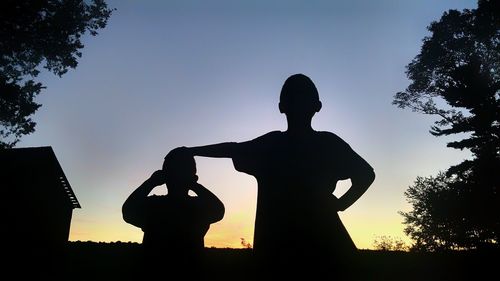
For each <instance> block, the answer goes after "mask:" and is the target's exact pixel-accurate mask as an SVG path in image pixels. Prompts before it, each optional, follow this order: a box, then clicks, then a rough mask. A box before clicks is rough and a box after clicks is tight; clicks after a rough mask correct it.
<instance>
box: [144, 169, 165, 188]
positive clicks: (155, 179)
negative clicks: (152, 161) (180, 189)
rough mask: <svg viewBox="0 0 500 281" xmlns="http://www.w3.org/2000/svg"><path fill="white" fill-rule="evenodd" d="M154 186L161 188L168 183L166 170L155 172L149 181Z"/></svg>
mask: <svg viewBox="0 0 500 281" xmlns="http://www.w3.org/2000/svg"><path fill="white" fill-rule="evenodd" d="M148 181H150V182H151V184H152V185H154V186H160V185H163V184H165V181H166V173H165V171H164V170H158V171H155V172H154V173H153V174H152V175H151V176H150V177H149V179H148Z"/></svg>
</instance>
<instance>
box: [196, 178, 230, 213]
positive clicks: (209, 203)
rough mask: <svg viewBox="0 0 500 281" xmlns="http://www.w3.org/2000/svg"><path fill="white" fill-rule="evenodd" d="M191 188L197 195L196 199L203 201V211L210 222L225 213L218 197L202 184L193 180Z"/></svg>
mask: <svg viewBox="0 0 500 281" xmlns="http://www.w3.org/2000/svg"><path fill="white" fill-rule="evenodd" d="M191 190H192V191H194V192H195V193H196V195H198V199H199V200H201V201H202V202H203V208H204V210H203V213H204V214H206V215H207V218H208V220H209V221H210V223H214V222H218V221H220V220H222V218H223V217H224V213H225V208H224V204H223V203H222V201H220V199H219V198H218V197H217V196H216V195H215V194H213V193H212V192H211V191H210V190H208V189H207V188H205V187H204V186H203V185H201V184H199V183H197V182H195V183H194V184H193V186H192V187H191Z"/></svg>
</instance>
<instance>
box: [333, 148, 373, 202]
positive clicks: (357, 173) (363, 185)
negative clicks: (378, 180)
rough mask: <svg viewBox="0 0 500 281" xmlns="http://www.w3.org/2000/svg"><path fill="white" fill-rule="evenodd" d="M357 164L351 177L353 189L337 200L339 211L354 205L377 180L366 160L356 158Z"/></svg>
mask: <svg viewBox="0 0 500 281" xmlns="http://www.w3.org/2000/svg"><path fill="white" fill-rule="evenodd" d="M358 157H359V156H358ZM356 162H357V163H356V165H355V169H354V171H353V173H352V175H351V176H350V179H351V187H350V188H349V189H348V190H347V192H346V193H344V194H343V195H342V196H341V197H340V198H339V199H338V200H337V206H338V210H339V211H344V210H345V209H347V208H349V207H350V206H351V205H352V204H354V202H356V201H357V200H358V199H359V198H360V197H361V196H362V195H363V194H364V193H365V192H366V190H367V189H368V187H370V185H371V184H372V183H373V181H374V180H375V172H374V171H373V168H372V167H371V166H370V165H369V164H368V163H367V162H366V161H365V160H364V159H362V158H361V157H359V158H356Z"/></svg>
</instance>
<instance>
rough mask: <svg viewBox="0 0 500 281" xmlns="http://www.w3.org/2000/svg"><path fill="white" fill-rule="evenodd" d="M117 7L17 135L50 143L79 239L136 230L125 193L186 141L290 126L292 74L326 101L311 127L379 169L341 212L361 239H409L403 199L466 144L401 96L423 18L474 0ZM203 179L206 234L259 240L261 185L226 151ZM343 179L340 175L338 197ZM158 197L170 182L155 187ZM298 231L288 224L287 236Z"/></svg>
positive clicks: (123, 236)
mask: <svg viewBox="0 0 500 281" xmlns="http://www.w3.org/2000/svg"><path fill="white" fill-rule="evenodd" d="M108 4H109V6H110V7H111V8H116V9H117V10H116V11H115V12H114V13H113V15H112V16H111V18H110V20H109V24H108V26H107V27H106V28H105V29H104V30H101V32H100V34H99V35H98V36H97V37H91V36H85V37H84V38H83V40H84V43H85V48H84V49H83V57H82V58H81V59H80V60H79V65H78V67H77V69H75V70H72V71H70V72H68V73H67V74H66V75H64V76H63V77H62V78H58V77H57V76H55V75H52V74H48V73H42V74H41V75H40V77H39V79H40V81H42V82H43V83H44V84H45V86H47V89H46V90H44V91H43V93H42V94H41V95H40V96H39V98H38V99H37V100H38V102H40V103H42V104H43V107H42V108H41V109H40V110H39V111H38V112H37V113H36V115H35V117H34V119H35V120H36V121H37V123H38V125H37V128H36V129H37V130H36V132H35V133H34V134H32V135H29V136H26V137H24V138H23V139H22V141H21V142H20V143H19V144H18V147H29V146H47V145H49V146H52V147H53V149H54V151H55V153H56V155H57V157H58V159H59V162H60V163H61V165H62V167H63V169H64V171H65V173H66V176H67V177H68V180H69V182H70V184H71V185H72V187H73V190H74V191H75V194H76V196H77V197H78V200H79V201H80V203H81V205H82V209H75V210H74V212H73V220H72V225H71V233H70V240H82V241H87V240H93V241H118V240H120V241H136V242H140V241H141V239H142V231H141V230H140V229H138V228H135V227H134V226H132V225H129V224H127V223H125V222H124V221H123V219H122V217H121V206H122V204H123V202H124V201H125V199H126V198H127V197H128V195H129V194H130V193H131V192H132V191H133V190H134V189H135V188H136V187H137V186H139V185H140V184H141V183H142V182H143V181H144V180H145V179H147V178H148V177H149V176H150V174H151V173H152V172H153V171H155V170H156V169H159V168H161V164H162V162H163V157H164V156H165V154H166V153H168V151H170V150H171V149H173V148H175V147H178V146H195V145H203V144H211V143H217V142H225V141H244V140H249V139H252V138H254V137H257V136H259V135H262V134H264V133H266V132H269V131H272V130H285V129H286V119H285V116H284V115H282V114H280V113H279V111H278V97H279V92H280V90H281V86H282V85H283V82H284V81H285V79H286V78H287V77H288V76H290V75H292V74H295V73H304V74H306V75H308V76H309V77H310V78H311V79H312V80H313V81H314V82H315V84H316V86H317V88H318V90H319V93H320V98H321V100H322V102H323V109H322V111H321V112H319V113H318V114H317V115H316V116H315V118H314V120H313V127H314V128H315V129H316V130H322V131H331V132H334V133H336V134H337V135H339V136H340V137H341V138H343V139H344V140H345V141H347V142H348V143H349V144H350V145H351V147H352V148H353V149H354V150H355V151H357V152H358V153H359V154H360V155H361V156H362V157H364V158H365V159H366V160H367V161H368V162H369V163H370V164H371V165H372V166H373V167H374V169H375V172H376V174H377V179H376V180H375V182H374V184H373V185H372V186H371V188H370V189H369V190H368V191H367V192H366V193H365V195H364V196H363V197H362V198H361V199H360V200H359V201H358V202H356V203H355V204H354V205H353V206H352V207H351V208H349V209H348V210H346V211H345V212H343V213H341V218H342V220H343V222H344V223H345V225H346V227H347V229H348V231H349V232H350V234H351V236H352V238H353V240H354V241H355V243H356V245H357V246H358V247H359V248H370V247H372V244H373V240H374V239H375V237H376V236H379V235H390V236H394V237H399V238H402V239H404V240H407V238H406V237H405V235H404V233H403V228H404V225H402V217H401V216H400V215H399V214H398V213H397V212H398V211H401V210H409V209H410V206H409V205H408V204H407V203H406V200H405V197H404V195H403V193H404V191H405V190H406V188H407V187H408V186H409V185H410V184H412V183H413V181H414V180H415V178H416V176H429V175H435V174H436V173H437V172H438V171H439V170H444V169H446V168H447V167H449V166H450V165H452V164H457V163H459V162H461V161H462V160H463V159H464V158H467V157H469V156H470V154H469V153H468V152H466V151H464V152H461V151H458V150H453V149H450V148H446V142H447V141H449V140H451V138H447V137H441V138H436V137H433V136H431V135H430V134H429V133H428V130H429V128H430V125H431V123H432V122H433V121H434V120H436V119H435V118H433V117H429V116H423V115H419V114H416V113H412V112H410V111H408V110H401V109H398V108H396V107H395V106H393V105H391V101H392V97H393V95H394V94H395V93H396V92H397V91H401V90H403V89H405V88H406V86H407V85H408V83H409V81H408V80H407V79H406V76H405V74H404V71H405V66H406V65H407V64H408V63H409V62H410V61H411V59H412V58H413V57H414V56H415V55H417V54H418V52H419V49H420V46H421V40H422V38H423V37H424V36H426V35H428V34H429V33H428V31H427V30H426V26H428V24H429V23H430V22H431V21H432V20H437V19H439V17H440V16H441V15H442V13H443V12H444V11H446V10H448V9H460V10H461V9H464V8H473V7H475V6H476V1H472V0H467V1H465V0H441V1H435V0H425V1H424V0H419V1H404V0H401V1H396V0H392V1H389V0H385V1H372V0H365V1H361V0H355V1H352V0H349V1H347V0H346V1H132V0H126V1H108ZM196 160H197V164H198V175H199V178H200V180H199V182H200V183H202V184H203V185H205V186H206V187H207V188H209V189H210V190H212V191H213V192H214V193H215V194H216V195H217V196H219V198H220V199H221V200H222V201H223V202H224V203H225V206H226V215H225V218H224V219H223V220H222V221H220V222H218V223H216V224H213V225H212V227H211V228H210V230H209V232H208V233H207V235H206V236H205V243H206V246H216V247H240V238H245V239H246V240H247V241H249V242H252V240H253V223H254V218H255V205H256V194H257V188H256V181H255V179H254V178H253V177H251V176H249V175H246V174H243V173H239V172H236V171H235V170H234V168H233V166H232V162H231V161H230V160H229V159H209V158H200V157H197V158H196ZM347 186H348V183H341V184H340V186H339V188H338V190H337V191H336V192H335V194H336V195H340V194H342V192H344V191H345V188H346V187H347ZM155 192H156V193H158V194H161V193H165V189H164V188H157V189H155ZM290 235H293V233H290Z"/></svg>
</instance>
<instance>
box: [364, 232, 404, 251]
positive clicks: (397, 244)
mask: <svg viewBox="0 0 500 281" xmlns="http://www.w3.org/2000/svg"><path fill="white" fill-rule="evenodd" d="M373 247H374V248H375V250H378V251H396V252H406V251H407V250H408V246H407V245H406V243H405V242H404V241H403V240H402V239H401V238H398V237H392V236H388V235H381V236H377V237H375V240H374V241H373Z"/></svg>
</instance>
